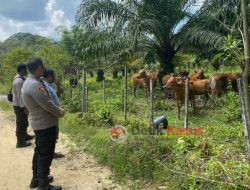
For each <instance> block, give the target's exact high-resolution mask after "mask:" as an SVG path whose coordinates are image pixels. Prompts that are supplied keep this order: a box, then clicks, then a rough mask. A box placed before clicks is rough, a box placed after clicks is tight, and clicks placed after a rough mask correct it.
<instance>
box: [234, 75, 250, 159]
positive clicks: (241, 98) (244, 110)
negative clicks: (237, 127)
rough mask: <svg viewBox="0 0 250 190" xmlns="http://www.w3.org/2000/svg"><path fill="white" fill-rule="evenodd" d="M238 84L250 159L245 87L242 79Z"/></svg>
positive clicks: (249, 130)
mask: <svg viewBox="0 0 250 190" xmlns="http://www.w3.org/2000/svg"><path fill="white" fill-rule="evenodd" d="M237 85H238V91H239V97H240V106H241V116H242V122H243V125H244V134H245V138H246V152H247V159H248V160H250V139H249V134H250V133H249V132H250V129H249V123H248V120H247V114H246V106H245V101H244V89H243V85H242V79H241V78H240V79H237Z"/></svg>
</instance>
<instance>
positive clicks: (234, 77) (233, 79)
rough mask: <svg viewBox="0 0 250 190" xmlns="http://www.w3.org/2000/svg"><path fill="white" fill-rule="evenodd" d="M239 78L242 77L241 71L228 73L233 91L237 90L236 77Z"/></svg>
mask: <svg viewBox="0 0 250 190" xmlns="http://www.w3.org/2000/svg"><path fill="white" fill-rule="evenodd" d="M239 78H242V74H241V73H229V74H228V81H229V82H230V83H231V85H232V89H233V90H234V91H235V92H238V86H237V79H239Z"/></svg>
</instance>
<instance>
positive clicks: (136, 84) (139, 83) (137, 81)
mask: <svg viewBox="0 0 250 190" xmlns="http://www.w3.org/2000/svg"><path fill="white" fill-rule="evenodd" d="M138 76H139V75H138V73H135V74H133V75H132V77H131V80H132V85H133V93H134V97H136V89H137V88H138V87H143V80H142V79H139V78H138Z"/></svg>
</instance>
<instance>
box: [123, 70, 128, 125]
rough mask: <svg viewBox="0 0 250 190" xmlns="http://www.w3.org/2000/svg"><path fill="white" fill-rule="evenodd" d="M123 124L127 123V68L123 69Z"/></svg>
mask: <svg viewBox="0 0 250 190" xmlns="http://www.w3.org/2000/svg"><path fill="white" fill-rule="evenodd" d="M124 83H125V84H124V122H125V124H126V123H127V104H128V72H127V66H125V69H124Z"/></svg>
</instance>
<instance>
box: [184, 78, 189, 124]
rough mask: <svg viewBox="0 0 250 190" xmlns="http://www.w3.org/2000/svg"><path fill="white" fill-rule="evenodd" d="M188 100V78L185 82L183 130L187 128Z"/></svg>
mask: <svg viewBox="0 0 250 190" xmlns="http://www.w3.org/2000/svg"><path fill="white" fill-rule="evenodd" d="M188 100H189V78H187V79H186V82H185V113H184V114H185V115H184V128H188Z"/></svg>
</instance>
